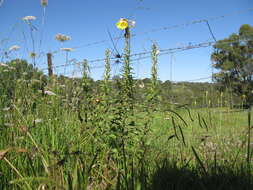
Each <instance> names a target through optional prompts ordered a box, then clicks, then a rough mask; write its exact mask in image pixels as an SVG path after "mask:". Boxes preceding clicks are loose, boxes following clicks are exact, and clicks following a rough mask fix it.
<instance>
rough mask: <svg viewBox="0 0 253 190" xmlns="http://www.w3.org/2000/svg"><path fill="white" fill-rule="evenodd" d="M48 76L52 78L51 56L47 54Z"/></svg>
mask: <svg viewBox="0 0 253 190" xmlns="http://www.w3.org/2000/svg"><path fill="white" fill-rule="evenodd" d="M47 66H48V76H50V77H51V76H53V64H52V54H51V53H47Z"/></svg>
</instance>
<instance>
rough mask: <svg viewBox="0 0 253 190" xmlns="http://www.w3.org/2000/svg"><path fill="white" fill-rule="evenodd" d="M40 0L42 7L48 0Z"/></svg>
mask: <svg viewBox="0 0 253 190" xmlns="http://www.w3.org/2000/svg"><path fill="white" fill-rule="evenodd" d="M40 2H41V5H42V6H43V7H45V6H47V4H48V0H41V1H40Z"/></svg>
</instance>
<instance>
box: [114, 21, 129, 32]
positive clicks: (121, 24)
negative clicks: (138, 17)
mask: <svg viewBox="0 0 253 190" xmlns="http://www.w3.org/2000/svg"><path fill="white" fill-rule="evenodd" d="M116 26H117V28H118V29H120V30H125V29H126V28H127V27H128V20H127V19H120V20H119V21H118V22H117V24H116Z"/></svg>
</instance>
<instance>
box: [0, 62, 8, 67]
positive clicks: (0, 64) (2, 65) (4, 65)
mask: <svg viewBox="0 0 253 190" xmlns="http://www.w3.org/2000/svg"><path fill="white" fill-rule="evenodd" d="M0 66H1V67H8V65H6V64H4V63H0Z"/></svg>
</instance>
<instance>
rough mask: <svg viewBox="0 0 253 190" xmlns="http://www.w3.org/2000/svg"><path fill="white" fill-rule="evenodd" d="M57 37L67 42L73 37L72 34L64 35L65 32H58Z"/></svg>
mask: <svg viewBox="0 0 253 190" xmlns="http://www.w3.org/2000/svg"><path fill="white" fill-rule="evenodd" d="M55 39H56V40H58V41H60V42H65V41H68V40H70V39H71V37H70V36H67V35H64V34H56V35H55Z"/></svg>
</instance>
